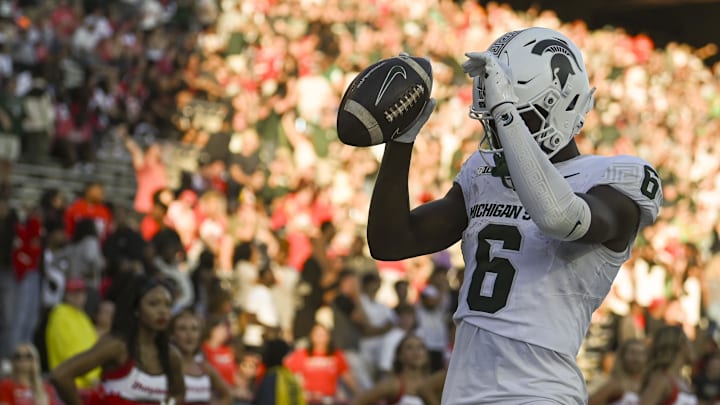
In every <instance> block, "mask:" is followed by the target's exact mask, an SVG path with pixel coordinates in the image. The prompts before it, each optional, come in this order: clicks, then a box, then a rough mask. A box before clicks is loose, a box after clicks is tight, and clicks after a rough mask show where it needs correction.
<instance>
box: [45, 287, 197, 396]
mask: <svg viewBox="0 0 720 405" xmlns="http://www.w3.org/2000/svg"><path fill="white" fill-rule="evenodd" d="M127 277H128V279H127V280H123V281H126V284H123V288H122V291H121V293H120V294H119V295H118V297H119V298H118V300H117V302H116V310H115V316H114V319H113V323H112V327H111V330H110V333H108V334H106V335H105V336H103V337H102V338H101V339H100V340H99V341H98V342H97V343H96V344H95V345H94V346H93V347H92V348H90V349H89V350H88V351H85V352H83V353H80V354H78V355H77V356H75V357H72V358H70V359H69V360H67V361H65V362H64V363H62V364H60V365H59V366H58V367H57V368H56V369H55V370H53V372H52V381H53V383H54V384H55V387H56V388H57V390H58V393H59V394H60V397H61V399H62V400H63V401H65V403H66V405H81V404H83V401H82V399H81V397H80V395H79V393H78V390H77V387H76V386H75V381H74V380H75V377H78V376H81V375H83V374H85V373H87V372H88V371H90V370H92V369H93V368H95V367H98V366H100V367H102V370H103V372H102V377H101V380H102V383H101V386H100V388H99V389H98V390H97V391H96V392H95V393H94V395H93V396H92V398H90V399H89V400H88V401H86V402H85V403H86V404H87V403H88V402H89V403H98V404H105V405H130V404H173V403H182V402H183V401H184V397H185V383H184V381H183V376H182V357H181V355H180V353H179V352H178V350H177V349H176V348H174V347H172V346H171V345H170V341H169V337H168V331H167V328H168V323H169V321H170V308H171V306H172V291H171V288H170V287H169V286H167V285H166V284H164V282H163V281H162V280H160V279H156V278H150V277H148V276H145V275H134V274H131V273H129V274H128V276H127ZM119 281H120V280H119Z"/></svg>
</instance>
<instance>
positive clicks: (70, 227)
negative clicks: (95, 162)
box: [65, 182, 112, 241]
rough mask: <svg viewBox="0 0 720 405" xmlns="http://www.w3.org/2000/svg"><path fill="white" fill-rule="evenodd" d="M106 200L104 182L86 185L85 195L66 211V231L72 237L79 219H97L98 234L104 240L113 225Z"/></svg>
mask: <svg viewBox="0 0 720 405" xmlns="http://www.w3.org/2000/svg"><path fill="white" fill-rule="evenodd" d="M104 200H105V190H104V189H103V185H102V184H100V183H97V182H92V183H89V184H88V185H87V186H85V190H84V192H83V196H82V197H80V198H78V199H77V200H75V202H73V203H72V204H71V205H70V206H69V207H68V208H67V210H66V211H65V232H67V234H68V236H70V237H72V235H73V234H74V232H75V225H76V224H77V223H78V221H79V220H81V219H84V218H90V219H93V220H95V226H96V227H97V231H98V236H99V237H100V240H101V241H104V240H105V238H106V237H107V236H108V233H109V232H110V226H111V225H112V213H111V212H110V209H109V208H108V207H107V206H106V205H105V203H104V202H103V201H104Z"/></svg>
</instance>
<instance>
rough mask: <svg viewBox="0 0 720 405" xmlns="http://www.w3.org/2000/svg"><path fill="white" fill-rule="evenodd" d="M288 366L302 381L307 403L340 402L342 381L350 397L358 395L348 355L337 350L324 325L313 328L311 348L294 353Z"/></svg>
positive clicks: (290, 356) (288, 358)
mask: <svg viewBox="0 0 720 405" xmlns="http://www.w3.org/2000/svg"><path fill="white" fill-rule="evenodd" d="M285 366H286V367H287V368H288V369H290V371H292V372H294V373H295V374H296V375H297V376H298V377H300V379H301V381H302V384H303V390H304V391H305V398H306V399H307V400H308V402H312V401H327V400H330V399H337V397H338V382H339V381H342V382H343V383H344V384H345V385H346V386H347V387H348V389H349V390H350V391H351V394H356V393H357V392H358V388H357V383H356V382H355V379H354V378H353V375H352V373H351V372H350V366H349V365H348V363H347V361H346V360H345V355H344V354H343V352H342V351H341V350H339V349H336V348H335V345H334V344H333V342H332V337H331V335H330V331H329V330H328V329H327V328H326V327H325V326H324V325H322V324H319V323H316V324H315V325H314V326H313V327H312V329H311V330H310V343H309V345H308V347H307V348H301V349H297V350H295V351H294V352H292V353H291V354H290V355H289V356H288V357H287V358H286V359H285Z"/></svg>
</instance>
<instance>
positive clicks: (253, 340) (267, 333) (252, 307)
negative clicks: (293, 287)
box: [243, 267, 280, 352]
mask: <svg viewBox="0 0 720 405" xmlns="http://www.w3.org/2000/svg"><path fill="white" fill-rule="evenodd" d="M274 284H275V275H274V274H273V271H272V269H271V268H270V267H263V268H262V269H260V272H259V273H258V282H257V283H256V284H255V285H254V286H253V288H252V289H251V290H250V293H249V294H248V297H247V302H246V303H245V313H246V315H247V326H246V327H245V335H244V336H243V343H244V344H245V346H246V347H247V348H248V349H250V350H257V351H258V352H259V350H261V349H262V346H263V342H264V340H265V339H266V338H272V337H275V336H274V335H275V334H276V333H277V332H278V327H279V326H280V317H279V316H278V311H277V308H276V307H275V301H274V300H273V293H272V290H271V288H272V286H273V285H274Z"/></svg>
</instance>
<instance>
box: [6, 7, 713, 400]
mask: <svg viewBox="0 0 720 405" xmlns="http://www.w3.org/2000/svg"><path fill="white" fill-rule="evenodd" d="M718 17H720V1H702V0H696V1H670V0H624V1H620V0H612V1H610V0H605V1H592V2H574V1H569V0H568V1H541V0H538V1H509V2H484V1H482V2H476V1H469V0H468V1H447V0H393V1H383V0H366V1H363V2H360V1H356V0H244V1H241V0H114V1H101V0H96V1H93V0H85V1H81V0H54V1H50V0H47V1H42V0H34V1H33V0H25V1H21V0H17V1H10V0H4V1H0V308H2V311H1V312H2V313H0V315H2V318H0V359H8V358H9V356H10V354H11V353H12V350H13V348H14V347H15V346H16V345H17V344H19V343H20V342H23V341H27V340H33V339H34V341H35V344H36V345H37V346H38V348H39V349H40V352H41V356H43V353H44V351H43V346H45V344H46V342H45V329H44V328H45V323H46V322H47V317H48V314H49V313H50V311H51V309H52V308H53V307H54V306H55V305H57V304H58V303H59V302H60V301H62V299H63V296H64V287H63V286H64V280H67V279H68V278H69V277H71V276H73V277H74V276H79V277H81V278H83V279H84V280H85V281H86V283H87V288H88V289H89V291H90V293H89V294H88V299H87V303H86V304H85V309H86V311H87V313H88V315H89V316H90V317H91V318H92V320H93V322H94V324H95V325H96V326H97V328H98V334H101V333H103V331H104V330H105V328H107V323H108V322H109V321H108V319H112V317H111V315H108V313H107V311H108V308H109V307H108V305H106V304H111V303H112V301H113V300H114V299H115V297H113V296H112V294H111V293H109V292H110V291H112V283H113V280H115V279H116V278H117V277H120V276H121V275H122V274H123V273H125V272H146V273H150V274H158V275H162V276H165V277H168V278H170V279H172V280H175V282H176V286H177V289H176V293H177V294H176V304H177V306H176V309H177V310H179V309H180V308H181V307H184V306H192V307H193V308H194V309H195V310H196V311H197V312H198V313H200V314H201V315H202V316H203V317H204V318H206V319H215V320H217V319H220V320H222V322H217V323H214V325H224V327H226V328H227V331H228V338H227V339H225V341H223V344H226V345H228V347H230V348H232V351H233V353H234V362H235V368H234V369H233V370H232V371H231V375H232V378H231V380H230V381H229V382H230V383H231V385H232V386H233V387H234V388H235V394H236V395H235V396H236V399H237V401H247V400H249V399H251V398H252V391H253V390H252V388H253V381H254V378H255V376H256V370H257V367H258V364H261V362H262V359H261V358H260V357H259V356H258V351H257V350H256V349H257V348H258V347H260V346H261V345H262V343H263V342H262V340H260V341H258V340H257V336H256V335H254V334H252V333H248V331H249V330H252V328H251V327H248V326H249V325H250V326H252V323H253V321H252V320H253V319H257V318H258V317H261V318H262V317H265V318H263V319H266V320H268V322H269V323H271V325H269V326H271V328H269V329H268V330H267V331H266V332H267V333H272V334H274V335H277V336H280V337H282V338H283V339H285V340H286V341H288V342H289V343H291V344H292V345H293V347H294V348H300V347H303V345H306V344H307V342H308V339H309V336H310V331H311V330H312V328H313V326H314V325H316V324H320V325H322V326H324V327H325V328H327V330H328V331H329V332H330V335H331V336H332V338H333V339H335V342H334V343H335V345H336V347H337V348H339V349H341V350H343V352H344V353H346V355H347V357H348V358H349V359H350V360H349V361H348V363H349V364H350V365H349V366H348V367H346V369H343V370H345V371H346V372H347V373H349V374H348V375H353V376H354V379H355V380H356V382H357V383H358V384H359V386H360V387H364V388H367V387H369V386H371V385H372V384H374V383H375V382H376V381H377V380H378V379H379V378H380V377H381V376H382V375H383V373H387V372H388V371H389V370H388V368H389V366H388V364H391V362H390V363H388V360H387V358H388V357H390V358H392V356H393V354H392V350H391V351H390V353H385V354H384V355H380V354H377V353H376V352H372V351H370V352H368V351H367V350H370V349H367V350H365V349H363V348H362V347H370V346H371V344H370V343H368V344H366V345H362V344H361V343H362V342H365V343H367V342H368V339H372V338H374V337H375V336H374V335H373V336H368V335H363V334H362V330H363V328H362V327H361V326H362V325H359V326H358V325H355V327H356V329H357V330H353V332H352V333H351V336H347V335H342V334H340V333H338V331H337V328H334V325H335V324H337V323H339V321H338V319H342V317H343V316H345V315H347V314H346V313H344V312H343V311H342V308H341V306H338V305H336V304H337V303H338V302H339V301H338V298H339V297H340V298H342V297H350V298H351V300H352V301H353V302H356V303H357V305H358V306H360V307H362V308H364V309H365V312H366V313H367V314H368V317H367V319H366V322H368V324H371V325H373V326H374V327H375V328H376V332H377V330H381V331H382V333H380V335H384V334H385V333H389V332H390V331H392V330H396V329H398V328H403V327H406V326H402V325H404V324H403V323H402V322H400V321H399V319H400V318H401V317H399V316H398V311H397V310H398V309H399V310H400V312H402V313H403V314H406V313H407V311H406V310H407V308H408V307H409V308H411V309H412V311H411V313H412V314H413V316H417V317H418V318H417V319H426V320H427V321H426V323H423V322H415V323H414V324H413V323H411V325H412V326H414V327H416V328H417V329H416V332H417V333H418V335H420V336H423V337H424V343H425V345H426V346H427V348H428V350H430V352H432V353H435V354H434V357H433V358H435V359H440V360H439V362H436V363H435V367H442V366H443V363H444V362H445V361H446V360H447V358H448V356H449V354H450V353H451V351H452V347H451V346H452V329H453V328H452V322H451V321H450V316H451V314H452V312H453V311H454V306H455V305H456V304H455V303H456V299H457V289H458V287H459V283H460V282H461V280H462V273H463V270H464V268H463V263H462V259H461V257H460V255H459V245H458V246H453V247H451V248H450V249H448V250H447V251H444V252H439V253H437V254H434V255H429V256H424V257H419V258H414V259H409V260H405V261H402V262H392V263H388V262H378V261H375V260H373V259H371V258H370V257H369V256H368V251H367V248H366V243H365V224H366V220H367V210H368V203H369V197H370V193H371V190H372V186H373V183H374V176H375V174H376V172H377V169H378V164H379V158H380V157H381V156H382V146H379V147H373V148H353V147H349V146H346V145H343V144H341V143H340V142H339V141H338V140H337V135H336V133H335V117H336V109H337V105H338V103H339V100H340V98H341V96H342V94H343V92H344V90H345V88H346V86H347V85H348V84H349V83H350V81H351V80H352V79H353V78H354V76H355V74H357V72H359V71H360V70H362V69H363V68H364V67H366V66H368V65H370V64H371V63H373V62H375V61H377V60H378V59H380V58H384V57H389V56H393V55H396V54H398V53H400V52H408V53H410V54H414V55H420V56H427V57H429V58H430V59H431V60H432V63H433V70H434V79H435V84H434V88H433V97H435V98H436V99H437V100H438V108H437V109H436V112H435V114H434V116H433V117H432V118H431V119H430V121H429V122H428V124H427V126H426V127H425V129H424V133H423V134H422V135H421V136H420V137H419V138H418V141H417V142H416V144H415V150H414V155H413V160H412V168H411V173H410V193H411V204H412V205H413V206H415V205H418V204H421V203H423V202H427V201H430V200H432V199H434V198H436V197H438V196H441V195H443V194H444V192H445V191H446V190H447V189H448V188H449V187H450V185H451V183H452V181H453V178H454V176H455V175H456V174H457V172H458V170H459V169H460V165H461V164H462V162H463V161H464V159H465V158H466V157H467V156H469V154H471V153H473V151H474V150H476V149H477V146H478V141H479V139H480V131H481V127H480V125H478V124H477V123H476V122H475V121H473V120H470V119H468V118H467V111H468V107H469V105H470V103H471V92H470V87H471V82H470V80H469V79H468V78H467V77H466V76H465V75H464V74H463V73H462V69H461V66H460V64H461V63H462V61H463V60H464V56H463V55H464V53H465V52H467V51H471V50H484V49H485V48H486V47H487V46H488V45H489V44H490V43H491V42H492V41H493V40H494V39H495V38H496V37H498V36H499V35H500V34H502V33H504V32H506V31H510V30H514V29H519V28H523V27H527V26H533V25H538V26H545V27H549V28H553V29H557V30H559V31H562V32H563V33H565V34H566V35H568V36H569V37H570V38H572V39H573V40H574V41H575V42H576V43H577V44H578V45H579V47H580V48H581V49H582V50H583V52H584V56H585V62H586V64H587V65H588V68H589V72H590V81H591V83H592V85H594V86H596V87H597V93H596V107H595V109H594V110H593V111H592V112H591V113H590V114H589V116H588V118H587V120H586V124H585V128H584V131H583V133H582V134H581V135H579V136H578V143H579V145H580V149H581V152H582V153H595V154H622V153H628V154H634V155H638V156H640V157H642V158H644V159H646V160H648V161H650V162H651V163H653V165H654V166H655V167H656V168H657V169H658V172H659V174H660V176H661V177H662V180H663V192H664V195H665V205H664V206H663V210H662V211H661V214H660V217H659V219H658V221H657V223H656V224H655V225H654V226H652V227H649V228H647V229H646V230H645V231H644V232H643V234H642V235H640V237H639V239H638V241H637V247H636V249H635V251H634V254H633V256H632V258H631V259H630V260H629V261H628V262H627V263H626V265H625V266H623V268H622V270H621V272H620V274H619V275H618V277H617V279H616V282H615V284H614V287H613V290H612V291H611V294H610V295H609V296H608V298H607V300H606V301H605V303H604V304H603V306H602V307H601V308H600V309H599V310H598V311H597V312H596V314H595V317H594V319H593V326H592V327H591V329H590V331H589V332H588V338H587V339H586V342H585V344H584V345H583V348H582V351H581V353H580V356H579V360H580V363H581V366H582V369H583V372H584V373H585V376H586V379H587V380H588V382H589V384H590V387H591V388H592V387H595V386H597V385H598V384H601V383H602V382H604V381H606V380H607V378H608V376H609V375H610V373H611V371H612V367H613V364H614V359H615V353H616V351H617V349H618V347H620V345H621V344H622V343H623V342H624V341H626V340H628V339H631V338H639V339H644V338H646V337H648V336H651V335H652V333H654V331H655V330H657V329H658V328H659V327H661V326H662V325H666V324H670V325H680V326H681V327H682V328H683V330H684V331H685V333H686V334H687V335H688V336H690V337H691V339H692V340H693V342H695V344H696V346H697V350H698V352H697V354H698V357H697V364H696V365H695V368H693V369H692V370H691V371H690V372H689V373H690V374H692V376H693V377H695V378H700V379H702V381H705V380H711V381H716V380H717V381H718V382H716V383H715V384H720V369H719V370H715V369H712V370H714V371H713V372H715V373H716V374H718V375H717V376H716V375H714V374H712V375H710V376H709V377H708V376H707V375H705V374H704V373H706V371H707V368H706V367H705V364H706V362H708V361H710V360H709V359H713V358H715V359H717V358H718V351H717V344H716V343H717V341H718V339H719V338H720V335H718V331H717V321H718V320H720V253H719V252H720V241H719V239H718V233H719V232H720V220H719V219H718V214H720V176H719V175H718V174H719V173H718V171H719V170H720V147H719V146H718V145H720V142H718V141H719V140H720V64H719V63H718V60H719V56H718V55H719V54H718V41H719V40H720V25H719V24H717V21H718ZM83 219H91V221H89V224H88V221H83ZM87 240H91V242H87ZM78 258H82V260H79V259H78ZM265 270H270V274H272V277H266V276H265V275H266V274H267V272H266V271H265ZM257 288H260V289H262V288H267V289H269V290H270V291H271V292H272V294H273V296H274V297H275V300H274V301H273V303H274V304H272V305H270V306H269V307H268V308H263V309H262V311H264V313H262V314H260V313H258V312H259V311H260V310H258V309H256V308H253V306H252V305H248V302H247V299H248V297H249V296H251V294H252V291H253V290H254V289H257ZM425 298H428V299H425ZM20 311H23V313H24V314H25V315H26V316H17V315H16V314H18V313H20ZM249 315H255V317H252V316H249ZM108 316H109V318H108ZM437 322H439V324H440V325H442V329H443V332H442V333H440V334H439V335H438V334H434V333H433V331H436V329H433V328H434V326H437V325H438V323H437ZM433 325H434V326H433ZM265 326H268V325H265ZM378 328H379V329H378ZM365 330H366V329H365ZM378 333H379V332H378ZM251 335H252V336H251ZM384 344H385V345H387V346H390V345H392V343H390V342H386V343H384ZM395 344H397V342H396V341H395ZM368 345H370V346H368ZM373 353H376V354H373ZM383 356H384V357H383ZM352 359H359V361H353V360H352ZM3 364H4V365H5V366H4V368H3V369H2V370H5V372H9V367H10V362H9V360H8V361H5V362H3ZM44 367H45V370H46V371H47V369H48V366H47V364H44ZM716 368H717V367H716ZM1 372H2V371H0V373H1ZM298 373H299V374H301V373H300V371H298ZM335 377H337V378H338V381H339V382H338V384H337V386H338V387H339V388H337V389H335V388H333V389H332V390H331V391H329V392H323V393H317V392H314V391H312V390H311V389H310V388H308V395H310V396H312V397H313V398H322V397H329V398H333V399H332V400H333V401H337V402H338V403H341V402H343V401H347V399H348V398H349V397H351V396H352V395H353V390H352V389H348V387H347V384H346V383H343V381H344V380H343V379H342V378H340V377H341V376H340V375H337V376H335ZM346 377H347V375H346ZM698 381H700V380H698ZM698 386H700V385H698ZM717 387H720V385H717ZM698 390H699V388H698ZM718 392H720V388H718ZM708 403H710V402H708Z"/></svg>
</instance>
